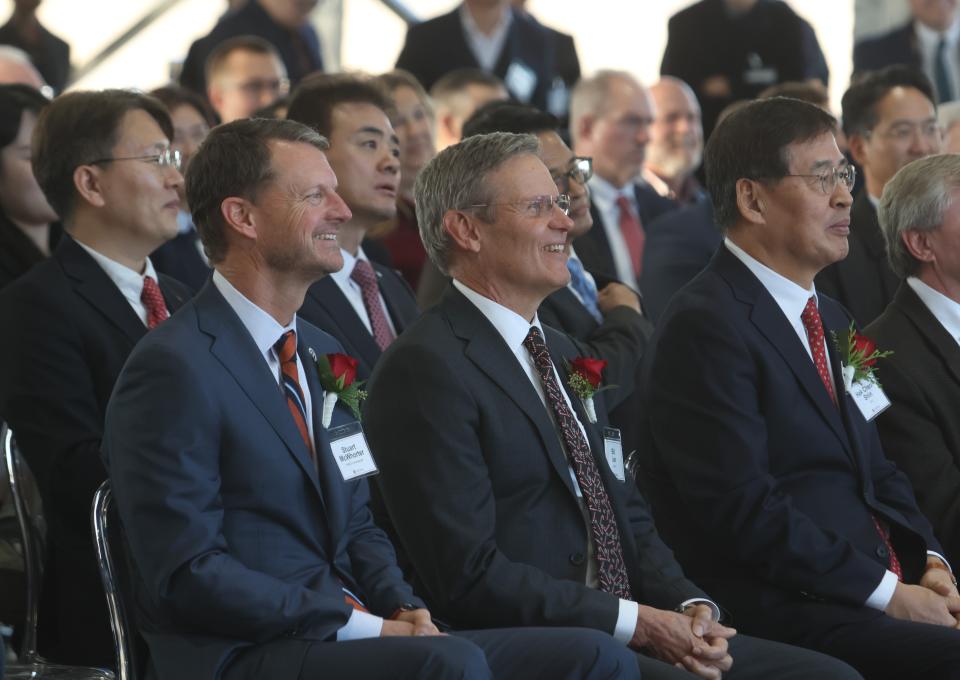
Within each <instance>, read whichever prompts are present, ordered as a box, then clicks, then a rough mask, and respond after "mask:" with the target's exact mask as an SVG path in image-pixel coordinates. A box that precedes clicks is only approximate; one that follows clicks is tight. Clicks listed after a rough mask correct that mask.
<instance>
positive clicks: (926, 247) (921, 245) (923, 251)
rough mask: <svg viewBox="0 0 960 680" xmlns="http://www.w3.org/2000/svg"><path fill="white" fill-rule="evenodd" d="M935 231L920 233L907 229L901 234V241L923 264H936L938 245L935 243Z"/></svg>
mask: <svg viewBox="0 0 960 680" xmlns="http://www.w3.org/2000/svg"><path fill="white" fill-rule="evenodd" d="M934 233H936V232H935V231H919V230H917V229H905V230H903V231H902V232H900V240H901V241H903V245H904V246H906V248H907V250H908V251H909V252H910V254H911V255H913V256H914V257H915V258H917V259H918V260H920V261H921V262H935V261H936V259H937V249H936V244H935V243H934V242H933V241H934V239H933V235H934Z"/></svg>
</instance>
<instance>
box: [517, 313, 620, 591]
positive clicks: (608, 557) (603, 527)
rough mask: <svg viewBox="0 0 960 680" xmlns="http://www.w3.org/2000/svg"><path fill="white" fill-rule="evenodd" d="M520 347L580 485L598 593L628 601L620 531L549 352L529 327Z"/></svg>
mask: <svg viewBox="0 0 960 680" xmlns="http://www.w3.org/2000/svg"><path fill="white" fill-rule="evenodd" d="M523 346H524V347H526V348H527V351H528V352H530V356H531V357H533V362H534V364H535V365H536V367H537V372H538V373H540V380H541V381H542V382H543V391H544V394H545V396H546V398H547V403H548V404H549V405H550V409H551V410H552V411H553V415H554V417H555V418H556V419H557V425H558V426H559V427H560V432H561V434H562V436H563V442H564V444H565V445H566V447H567V453H568V454H569V456H570V462H571V464H572V466H573V472H574V474H575V475H576V477H577V484H579V485H580V492H581V493H582V494H583V499H584V501H585V502H586V504H587V510H588V511H589V513H590V532H591V534H592V536H593V542H594V547H595V549H596V553H597V567H598V577H599V580H600V590H602V591H604V592H606V593H611V594H612V595H616V596H617V597H619V598H621V599H624V600H632V599H633V595H632V593H631V591H630V579H629V578H628V577H627V567H626V563H625V562H624V558H623V544H622V543H621V542H620V529H619V528H618V527H617V520H616V517H615V516H614V514H613V505H611V503H610V496H608V495H607V490H606V488H605V487H604V486H603V480H602V479H601V478H600V471H599V470H597V463H596V461H595V460H594V458H593V455H592V454H591V453H590V445H589V444H588V443H587V440H586V439H585V438H584V436H583V432H582V431H581V430H580V425H579V424H578V423H577V419H576V417H575V416H574V415H573V412H572V411H571V410H570V407H569V406H567V402H566V400H565V399H564V398H563V392H562V388H561V387H560V383H559V382H558V381H557V378H556V376H555V375H554V372H553V362H552V361H551V360H550V351H549V350H548V349H547V345H546V343H545V342H544V341H543V336H542V335H541V334H540V330H539V329H538V328H537V327H536V326H533V327H531V328H530V332H529V333H528V334H527V337H526V338H525V339H524V341H523Z"/></svg>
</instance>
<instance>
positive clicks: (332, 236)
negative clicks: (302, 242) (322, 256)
mask: <svg viewBox="0 0 960 680" xmlns="http://www.w3.org/2000/svg"><path fill="white" fill-rule="evenodd" d="M313 240H314V241H336V240H337V233H336V232H335V231H327V232H324V233H322V234H314V235H313Z"/></svg>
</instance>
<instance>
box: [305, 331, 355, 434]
mask: <svg viewBox="0 0 960 680" xmlns="http://www.w3.org/2000/svg"><path fill="white" fill-rule="evenodd" d="M310 357H311V358H312V359H313V361H314V362H315V363H316V365H317V375H318V376H319V378H320V386H321V387H323V391H324V396H323V417H322V421H321V422H322V423H323V426H324V427H330V419H331V418H333V408H334V406H336V405H337V401H341V402H343V403H344V404H345V405H346V407H347V408H349V409H350V412H351V413H353V417H354V418H356V419H357V420H360V402H362V401H363V400H364V399H366V398H367V393H366V392H365V391H363V390H361V389H360V386H361V385H362V384H363V381H362V380H360V381H359V382H358V381H357V363H358V362H357V360H356V359H354V358H353V357H351V356H347V355H346V354H339V353H336V354H321V355H320V356H317V354H316V353H315V352H314V351H313V349H312V348H311V349H310Z"/></svg>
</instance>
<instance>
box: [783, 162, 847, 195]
mask: <svg viewBox="0 0 960 680" xmlns="http://www.w3.org/2000/svg"><path fill="white" fill-rule="evenodd" d="M784 177H805V178H807V179H818V180H820V191H822V192H823V193H825V194H826V195H828V196H829V195H830V194H832V193H833V192H834V190H835V189H836V188H837V184H838V183H839V182H843V186H845V187H846V188H847V191H850V190H851V189H853V184H854V182H856V181H857V169H856V168H855V167H853V166H852V165H844V166H843V167H842V168H830V169H829V170H824V171H823V172H821V173H820V174H819V175H784Z"/></svg>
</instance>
